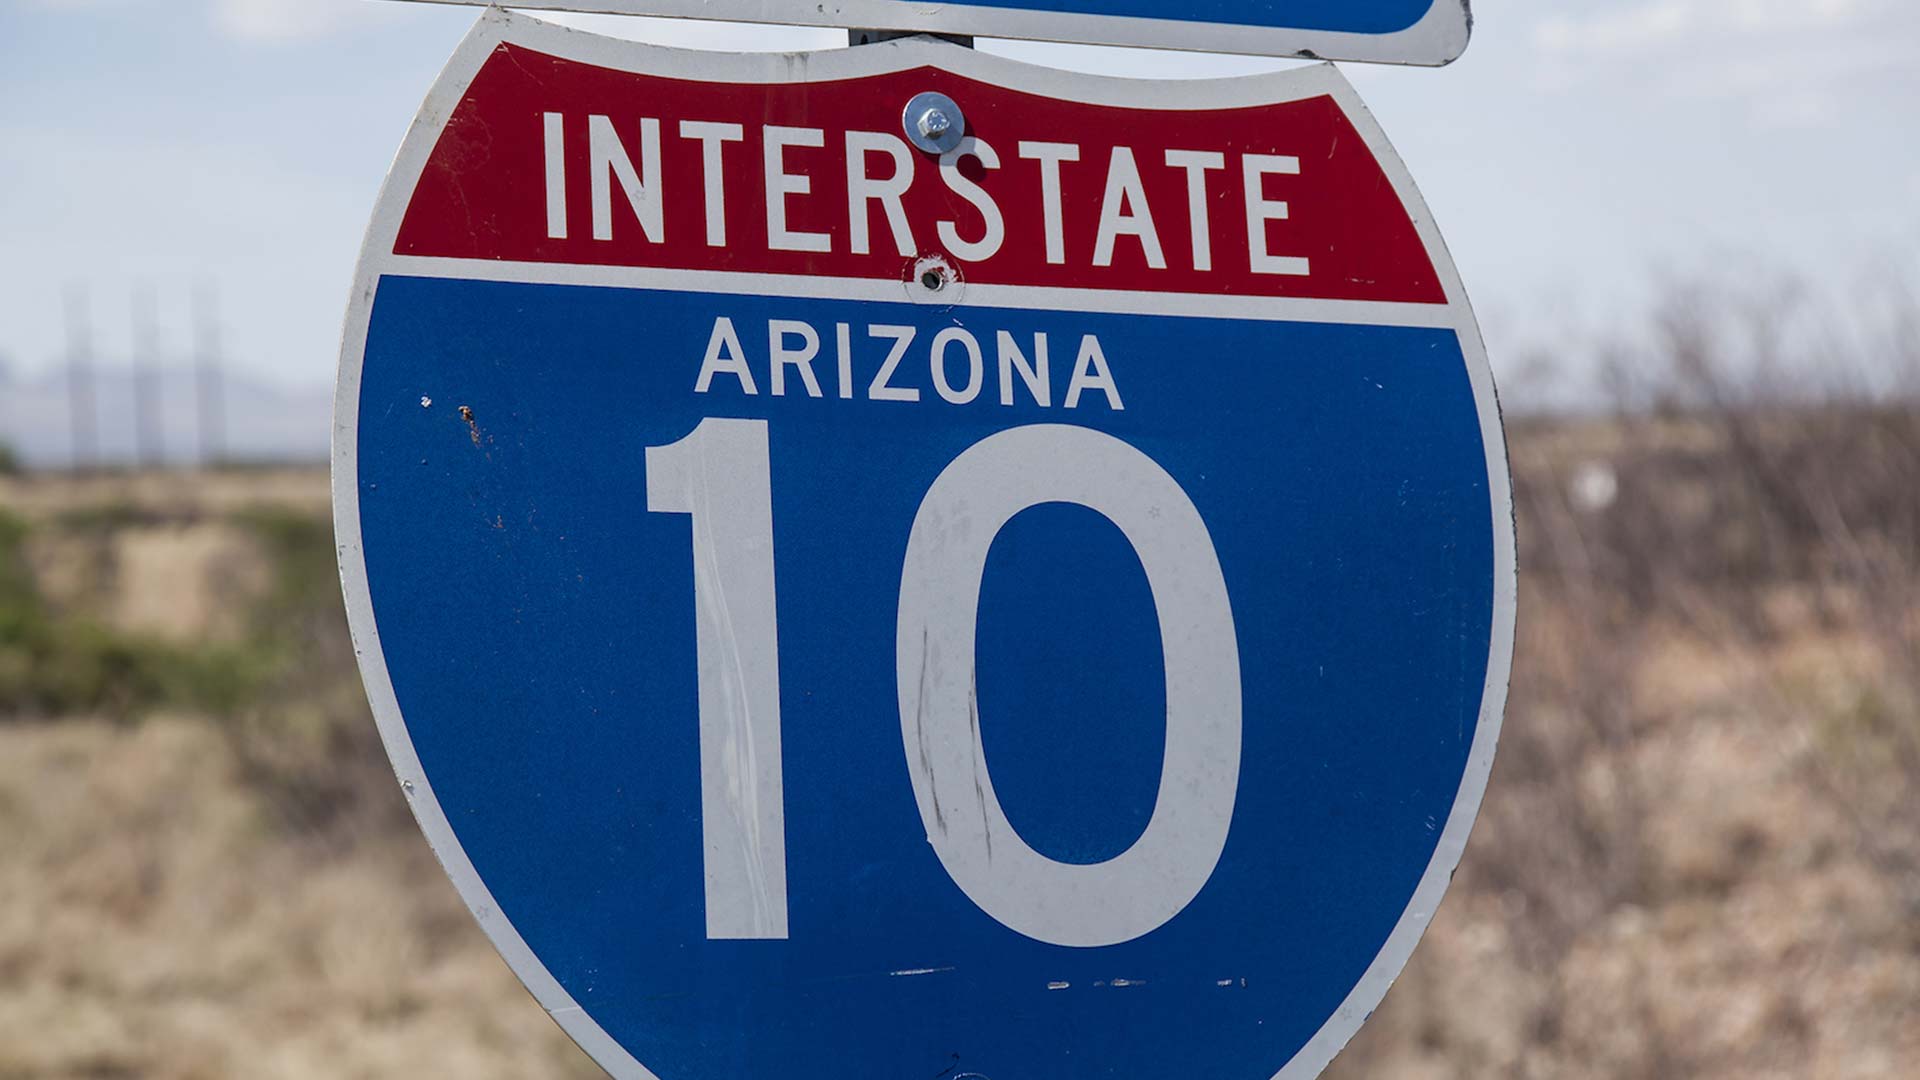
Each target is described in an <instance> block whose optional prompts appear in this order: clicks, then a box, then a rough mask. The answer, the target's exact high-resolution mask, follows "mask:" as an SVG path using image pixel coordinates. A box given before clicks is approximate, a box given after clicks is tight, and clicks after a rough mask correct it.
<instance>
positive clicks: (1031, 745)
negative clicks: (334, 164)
mask: <svg viewBox="0 0 1920 1080" xmlns="http://www.w3.org/2000/svg"><path fill="white" fill-rule="evenodd" d="M925 93H939V94H944V95H946V98H947V99H948V100H950V101H951V102H952V103H953V105H954V107H955V109H956V110H957V111H959V112H960V113H962V114H963V119H964V127H965V131H966V135H965V138H964V139H963V140H962V141H961V142H960V144H959V145H957V146H956V147H955V148H954V149H953V150H951V151H949V152H947V153H945V154H943V155H939V156H935V155H933V154H930V153H926V152H923V151H920V150H916V149H912V148H911V147H910V145H909V143H908V141H907V139H906V134H905V131H904V130H903V126H902V125H903V107H904V105H905V103H907V102H908V101H910V100H913V99H914V98H915V97H916V95H920V94H925ZM923 100H928V99H923ZM931 100H937V99H931ZM337 410H338V416H337V435H336V446H335V468H336V479H335V499H336V515H337V524H338V533H339V537H340V542H341V545H342V546H341V565H342V571H343V578H344V581H345V584H346V590H347V598H348V608H349V612H350V616H351V620H352V624H353V628H354V633H355V638H356V642H357V645H358V647H359V649H360V652H361V657H362V663H363V668H364V673H365V675H366V681H367V686H368V689H369V692H370V695H371V698H372V701H373V705H374V710H375V713H376V715H377V717H378V719H379V722H380V726H381V731H382V734H383V736H384V737H385V740H386V743H387V746H388V749H389V752H390V753H391V755H392V757H393V761H394V765H395V769H396V771H397V773H398V774H399V777H400V779H401V781H402V782H403V786H404V787H405V789H406V791H407V792H408V793H409V797H410V799H411V800H412V804H413V807H414V810H415V812H416V814H417V815H418V817H419V819H420V822H421V824H422V826H423V828H424V829H425V831H426V833H427V835H428V837H429V838H430V839H431V841H432V843H433V845H434V848H435V850H436V851H437V852H438V853H439V855H440V857H441V859H442V860H443V861H444V862H445V864H446V866H447V868H448V871H449V873H450V874H451V875H452V877H453V880H454V882H455V884H456V885H457V886H458V887H459V889H460V891H461V894H462V895H463V896H464V897H465V898H466V900H467V902H468V903H469V904H470V905H471V906H472V908H473V910H474V912H475V914H476V916H477V917H478V918H479V920H480V923H481V925H482V926H483V927H485V928H486V930H487V932H488V933H489V934H490V935H491V936H492V938H493V940H494V942H495V943H496V945H498V947H499V948H500V950H501V952H502V953H503V955H505V957H506V958H507V960H508V962H509V963H510V964H511V965H512V966H513V968H514V970H515V971H516V972H517V973H518V974H519V975H520V977H521V978H522V979H523V980H525V981H526V983H527V985H528V986H529V988H531V989H532V991H533V992H534V994H535V996H536V997H537V998H538V999H539V1000H540V1002H541V1003H542V1004H543V1005H544V1006H545V1007H546V1008H548V1009H549V1010H550V1011H551V1012H552V1013H553V1015H554V1017H555V1019H557V1020H558V1021H559V1022H560V1023H561V1024H562V1025H563V1026H565V1028H566V1029H567V1030H568V1031H569V1032H570V1033H572V1034H573V1035H574V1037H575V1038H577V1039H578V1040H579V1041H580V1042H581V1044H582V1045H583V1046H585V1047H586V1048H587V1050H588V1051H589V1052H590V1053H592V1054H593V1055H594V1057H595V1058H596V1059H597V1060H599V1061H600V1062H601V1063H602V1064H604V1065H605V1066H606V1067H607V1068H608V1069H609V1070H610V1071H612V1072H613V1073H615V1074H616V1075H618V1076H622V1077H654V1076H657V1077H661V1078H664V1080H692V1078H696V1077H705V1076H741V1075H771V1074H775V1073H780V1074H790V1073H793V1072H794V1071H796V1070H799V1071H801V1072H803V1073H808V1074H811V1073H824V1072H832V1073H834V1074H836V1075H848V1076H912V1075H923V1074H924V1075H927V1076H933V1075H937V1074H941V1073H943V1072H944V1073H946V1074H948V1075H952V1074H954V1073H964V1074H969V1075H975V1076H980V1077H986V1078H991V1080H1022V1078H1033V1080H1039V1078H1044V1080H1064V1078H1072V1077H1094V1076H1116V1075H1127V1076H1213V1077H1223V1078H1229V1080H1266V1078H1269V1077H1275V1076H1278V1077H1286V1078H1300V1077H1310V1076H1312V1075H1314V1074H1316V1073H1317V1072H1318V1071H1319V1070H1320V1069H1321V1068H1322V1067H1323V1066H1324V1065H1325V1064H1326V1062H1327V1061H1328V1060H1330V1059H1331V1057H1332V1055H1333V1054H1334V1053H1335V1052H1336V1051H1337V1050H1338V1049H1339V1047H1340V1046H1341V1045H1343V1044H1344V1043H1345V1041H1346V1040H1347V1039H1348V1038H1349V1037H1350V1036H1351V1035H1352V1034H1353V1032H1354V1031H1355V1030H1356V1029H1357V1027H1358V1026H1359V1024H1360V1022H1361V1020H1362V1019H1363V1018H1364V1017H1365V1016H1366V1015H1367V1013H1368V1012H1370V1011H1371V1010H1372V1008H1373V1007H1374V1005H1375V1004H1377V1003H1378V1001H1379V1000H1380V998H1381V995H1382V994H1383V993H1385V991H1386V988H1387V985H1388V983H1389V982H1390V981H1391V980H1392V979H1393V977H1394V976H1395V975H1396V973H1397V972H1398V971H1399V970H1400V968H1401V966H1402V964H1404V963H1405V961H1406V959H1407V956H1408V954H1409V953H1410V952H1411V950H1412V948H1413V945H1414V943H1415V941H1416V940H1417V939H1418V937H1419V935H1420V933H1421V932H1422V930H1423V929H1424V928H1425V926H1426V925H1427V923H1428V921H1429V920H1430V919H1431V917H1432V914H1433V911H1434V907H1435V905H1436V904H1437V903H1438V901H1439V899H1440V896H1441V894H1442V892H1443V891H1444V890H1445V887H1446V884H1447V880H1448V877H1449V875H1450V874H1451V872H1452V869H1453V867H1454V866H1455V864H1456V863H1457V861H1458V859H1459V857H1460V853H1461V850H1462V846H1463V845H1464V843H1465V841H1466V837H1467V833H1468V831H1469V829H1470V827H1471V824H1472V820H1473V817H1474V814H1475V811H1476V808H1477V806H1478V803H1479V798H1480V794H1481V791H1482V790H1483V787H1484V785H1485V782H1486V777H1487V770H1488V768H1489V766H1490V764H1491V761H1492V756H1493V750H1494V743H1495V739H1496V736H1497V732H1498V727H1499V722H1500V714H1501V707H1502V703H1503V700H1504V694H1505V684H1506V674H1507V666H1508V661H1509V657H1510V652H1511V644H1512V619H1513V602H1514V594H1513V583H1514V577H1513V537H1512V532H1511V522H1510V505H1511V502H1510V496H1509V490H1508V477H1507V470H1506V463H1505V458H1504V449H1503V446H1502V442H1501V433H1500V426H1499V418H1498V413H1497V409H1496V406H1495V402H1494V396H1493V387H1492V383H1491V381H1490V378H1489V376H1488V373H1487V368H1486V364H1485V359H1484V354H1483V351H1482V347H1481V344H1480V340H1479V337H1478V334H1477V332H1476V330H1475V328H1474V323H1473V318H1472V314H1471V312H1470V310H1469V309H1468V306H1467V302H1466V298H1465V295H1464V293H1463V292H1462V291H1461V287H1460V282H1459V279H1458V277H1457V275H1456V274H1455V272H1454V269H1453V267H1452V264H1451V263H1450V261H1449V260H1448V258H1447V256H1446V252H1445V250H1444V248H1443V247H1442V246H1441V243H1440V239H1439V236H1438V234H1437V232H1436V231H1435V229H1434V226H1433V223H1432V221H1431V220H1430V219H1429V217H1428V215H1427V213H1426V210H1425V208H1424V206H1423V205H1422V204H1421V202H1420V200H1419V197H1418V195H1417V194H1416V193H1415V191H1414V189H1413V186H1412V184H1411V182H1410V181H1409V179H1408V177H1407V175H1406V172H1405V170H1404V169H1403V168H1402V166H1401V165H1400V163H1399V161H1398V160H1397V159H1396V158H1395V157H1394V156H1393V154H1392V152H1391V150H1390V149H1389V147H1388V146H1387V144H1386V141H1385V140H1384V138H1383V137H1382V136H1381V134H1380V132H1379V130H1378V128H1377V127H1376V126H1375V124H1374V122H1373V120H1372V119H1371V117H1370V116H1369V115H1368V114H1367V113H1366V111H1365V110H1364V108H1362V107H1361V105H1360V104H1359V102H1358V100H1357V99H1356V98H1355V96H1354V94H1353V91H1352V90H1351V88H1350V87H1348V86H1347V84H1346V83H1345V82H1344V81H1343V80H1342V79H1341V78H1340V76H1339V75H1338V73H1336V72H1335V71H1334V70H1333V69H1332V68H1331V67H1327V66H1321V67H1316V68H1309V69H1303V70H1299V71H1293V72H1287V73H1284V74H1279V75H1273V76H1265V77H1260V78H1255V79H1244V80H1232V81H1223V82H1213V83H1197V84H1184V85H1182V86H1180V87H1179V88H1178V90H1177V92H1176V91H1171V90H1170V89H1169V88H1168V87H1167V86H1165V85H1164V84H1143V83H1135V82H1128V81H1122V80H1111V79H1101V78H1094V77H1089V76H1082V75H1069V74H1064V73H1060V72H1054V71H1047V70H1043V69H1037V68H1032V67H1027V66H1024V65H1019V64H1014V63H1010V62H1008V61H1004V60H998V59H995V58H993V57H989V56H982V55H979V54H976V53H974V52H972V51H970V50H966V49H962V48H958V47H955V46H951V45H947V44H944V43H941V42H937V41H932V40H928V39H910V40H901V41H895V42H889V43H885V44H880V45H869V46H862V47H859V48H855V49H847V50H837V51H833V52H828V53H820V54H811V55H798V56H792V55H788V56H768V55H762V56H735V55H714V54H705V53H690V52H680V51H675V50H666V49H658V48H652V47H648V46H643V45H637V44H633V43H629V42H619V41H611V40H606V39H601V38H596V37H592V36H588V35H585V34H579V33H575V32H571V31H566V30H562V29H559V28H555V27H550V26H547V25H544V24H541V23H538V22H534V21H532V20H528V19H525V18H522V17H518V16H511V15H505V14H500V13H489V14H487V15H486V16H484V17H483V18H482V19H481V21H480V22H479V24H478V26H477V27H476V28H475V30H474V32H473V33H472V35H471V36H470V37H469V39H468V40H467V41H466V42H465V43H464V44H463V45H462V46H461V47H460V49H459V51H458V53H457V54H456V55H455V57H454V59H453V60H452V61H451V63H450V65H449V67H448V69H447V71H446V73H445V74H444V75H443V76H442V78H441V80H440V83H439V84H438V85H437V86H436V87H435V89H434V90H433V92H432V94H431V96H430V97H429V99H428V101H427V103H426V105H425V107H424V108H423V110H422V112H421V114H420V117H419V119H418V120H417V121H416V123H415V125H414V128H413V130H412V131H411V132H410V133H409V135H408V137H407V139H406V142H405V144H404V145H403V147H402V149H401V152H400V154H399V157H398V159H397V161H396V163H395V166H394V171H393V174H392V176H391V177H390V178H389V181H388V184H387V187H386V190H385V191H384V192H383V194H382V196H381V199H380V203H379V205H378V207H377V209H376V211H375V215H374V220H373V224H372V227H371V229H370V231H369V235H368V238H367V242H366V247H365V249H364V252H363V255H362V260H361V264H360V269H359V276H358V278H357V282H356V286H355V293H354V300H353V304H352V307H351V309H350V312H349V318H348V325H347V330H346V335H345V343H344V348H343V353H342V364H341V376H340V384H339V396H338V404H337Z"/></svg>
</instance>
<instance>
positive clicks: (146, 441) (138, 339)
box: [133, 283, 166, 468]
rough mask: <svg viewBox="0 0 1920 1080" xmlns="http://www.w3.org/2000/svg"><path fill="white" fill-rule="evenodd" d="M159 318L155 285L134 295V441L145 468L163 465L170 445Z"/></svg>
mask: <svg viewBox="0 0 1920 1080" xmlns="http://www.w3.org/2000/svg"><path fill="white" fill-rule="evenodd" d="M158 324H159V316H158V313H157V311H156V309H155V300H154V294H153V286H152V285H151V284H149V283H143V284H141V285H139V286H137V287H136V288H135V289H134V292H133V439H134V461H135V463H136V464H137V465H139V466H140V467H141V468H156V467H158V466H160V465H161V464H162V460H161V459H162V458H163V457H165V454H166V445H165V442H164V439H163V437H162V435H161V432H160V375H159V371H158V369H157V365H158V363H159V357H158V355H157V354H158V353H159V337H160V329H159V325H158Z"/></svg>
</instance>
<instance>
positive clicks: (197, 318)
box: [193, 281, 227, 469]
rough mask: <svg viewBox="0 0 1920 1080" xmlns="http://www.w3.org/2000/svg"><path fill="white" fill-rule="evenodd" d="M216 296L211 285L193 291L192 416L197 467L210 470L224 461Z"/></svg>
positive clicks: (203, 284)
mask: <svg viewBox="0 0 1920 1080" xmlns="http://www.w3.org/2000/svg"><path fill="white" fill-rule="evenodd" d="M216 300H217V294H216V292H215V290H214V287H213V284H212V283H211V282H205V281H203V282H201V283H200V284H199V286H198V287H196V288H195V289H194V291H193V338H194V341H193V360H194V364H193V375H194V388H195V391H196V393H195V398H196V400H195V406H196V408H195V416H196V417H197V419H198V420H199V434H200V445H199V451H200V467H201V468H203V469H211V468H213V467H215V466H217V465H219V464H220V463H221V462H222V461H224V460H226V456H227V445H226V443H227V412H226V404H227V402H226V386H225V379H224V372H223V371H222V370H221V362H220V319H219V314H218V311H217V304H216Z"/></svg>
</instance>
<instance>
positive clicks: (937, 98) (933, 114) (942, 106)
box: [900, 90, 967, 154]
mask: <svg viewBox="0 0 1920 1080" xmlns="http://www.w3.org/2000/svg"><path fill="white" fill-rule="evenodd" d="M900 126H901V128H902V129H903V130H904V131H905V133H906V136H907V141H908V142H910V143H912V144H913V145H914V146H915V147H916V148H918V149H920V150H924V151H926V152H927V153H929V154H944V153H946V152H948V151H949V150H953V149H955V148H957V147H958V146H959V145H960V140H961V139H963V138H965V137H966V134H967V118H966V117H965V116H963V115H961V112H960V106H959V105H957V104H955V103H954V100H953V99H952V98H950V97H948V96H947V95H945V94H942V93H939V92H937V91H933V90H928V91H925V92H923V93H919V94H915V95H913V99H912V100H911V101H908V102H907V107H906V108H905V109H902V110H901V111H900Z"/></svg>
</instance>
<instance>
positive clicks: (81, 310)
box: [64, 281, 100, 472]
mask: <svg viewBox="0 0 1920 1080" xmlns="http://www.w3.org/2000/svg"><path fill="white" fill-rule="evenodd" d="M64 299H65V301H66V314H67V410H68V419H67V426H68V431H67V434H68V436H69V437H70V438H71V440H72V453H73V459H72V467H73V469H74V471H75V472H83V471H85V470H87V469H91V468H93V467H94V466H95V465H96V464H98V463H99V460H100V442H99V431H98V422H99V413H98V411H97V406H96V405H95V402H94V396H93V319H92V313H91V311H90V310H89V308H88V306H87V287H86V286H85V285H83V284H81V283H80V282H77V281H76V282H72V283H69V284H68V285H67V289H66V294H65V297H64Z"/></svg>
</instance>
